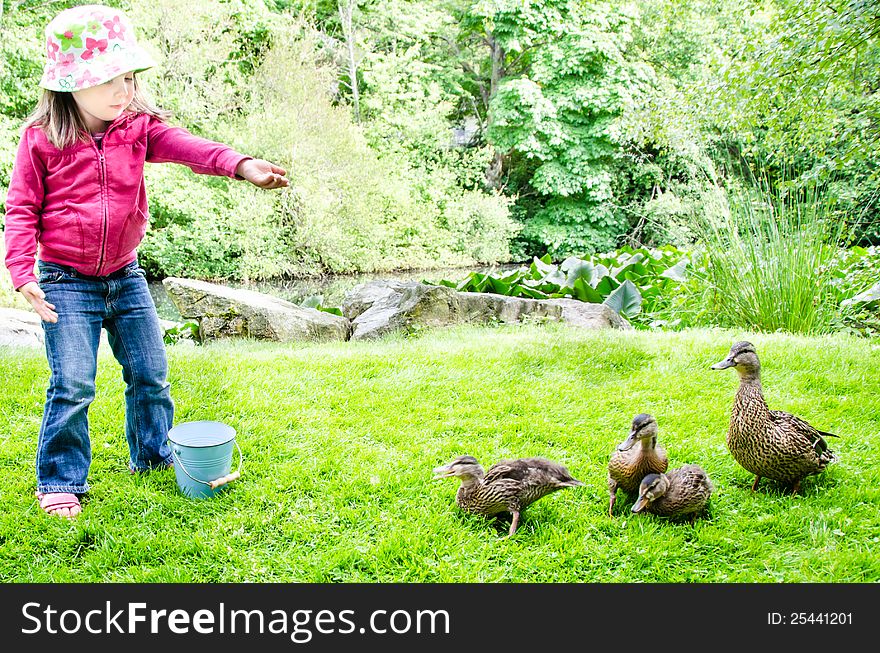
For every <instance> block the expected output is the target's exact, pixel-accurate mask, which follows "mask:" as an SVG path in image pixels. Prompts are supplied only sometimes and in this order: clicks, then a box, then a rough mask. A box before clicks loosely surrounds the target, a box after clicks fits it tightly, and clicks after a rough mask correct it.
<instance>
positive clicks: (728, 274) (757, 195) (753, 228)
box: [701, 184, 845, 334]
mask: <svg viewBox="0 0 880 653" xmlns="http://www.w3.org/2000/svg"><path fill="white" fill-rule="evenodd" d="M718 208H719V210H718V211H717V212H714V213H713V212H707V213H706V214H704V221H703V222H702V224H701V227H702V229H703V233H704V246H705V251H706V256H707V259H708V270H707V276H706V283H707V286H708V288H709V289H710V290H711V297H712V300H711V307H712V308H711V310H712V311H714V312H715V314H716V315H717V319H718V322H719V323H720V324H723V325H727V326H736V327H741V328H748V329H759V330H763V331H777V330H784V331H788V332H791V333H804V334H811V333H826V332H828V331H829V330H831V328H832V325H833V322H834V318H835V315H836V314H837V311H838V307H839V302H840V299H839V297H838V295H837V293H836V291H835V285H834V282H833V280H834V276H835V271H834V259H835V257H836V254H837V248H838V244H839V243H840V242H841V241H842V240H843V239H844V236H845V234H844V233H843V231H842V225H841V224H840V223H836V222H835V221H834V220H833V208H834V207H833V203H832V202H831V201H830V199H829V197H828V195H827V194H826V193H824V192H823V188H821V187H818V186H814V187H813V188H811V189H803V188H786V187H784V186H776V187H774V188H770V187H767V186H766V185H763V184H759V185H758V186H757V187H753V188H742V189H731V190H730V192H729V193H728V194H727V195H726V196H724V195H720V194H719V206H718Z"/></svg>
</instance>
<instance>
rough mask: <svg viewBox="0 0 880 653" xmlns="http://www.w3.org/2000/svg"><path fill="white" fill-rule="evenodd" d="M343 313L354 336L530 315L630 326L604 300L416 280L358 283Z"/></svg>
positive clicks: (582, 323)
mask: <svg viewBox="0 0 880 653" xmlns="http://www.w3.org/2000/svg"><path fill="white" fill-rule="evenodd" d="M343 312H344V313H345V315H347V316H349V317H350V318H351V320H352V322H351V325H352V334H351V338H352V340H362V339H367V338H377V337H379V336H381V335H383V334H386V333H390V332H393V331H398V330H403V331H412V330H413V329H415V328H417V327H422V326H426V327H438V326H450V325H452V324H489V323H493V322H504V323H508V324H516V323H520V322H523V321H524V320H529V319H536V320H548V321H554V322H565V323H566V324H570V325H571V326H575V327H579V328H585V329H612V328H613V329H632V326H631V325H630V324H629V322H627V321H626V320H625V319H623V318H622V317H621V316H620V315H618V314H617V313H616V312H615V311H614V310H612V309H611V308H609V307H608V306H606V305H604V304H589V303H586V302H581V301H578V300H575V299H528V298H522V297H507V296H505V295H496V294H493V293H471V292H457V291H455V290H454V289H452V288H448V287H446V286H431V285H426V284H421V283H417V282H414V281H413V282H398V281H371V282H369V283H366V284H361V285H360V286H357V287H356V288H354V289H353V290H351V291H349V293H348V294H346V296H345V299H344V303H343Z"/></svg>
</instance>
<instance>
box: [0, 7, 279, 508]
mask: <svg viewBox="0 0 880 653" xmlns="http://www.w3.org/2000/svg"><path fill="white" fill-rule="evenodd" d="M46 48H47V55H48V61H47V62H46V66H45V70H44V72H43V78H42V80H41V81H40V86H41V87H42V88H43V89H44V91H43V97H42V99H41V100H40V103H39V105H38V107H37V109H36V111H35V112H34V114H33V115H32V117H31V119H30V120H29V121H28V123H27V124H26V126H25V128H24V129H23V131H22V137H21V143H20V145H19V148H18V153H17V155H16V159H15V164H14V167H13V171H12V181H11V182H10V185H9V191H8V195H7V198H6V266H7V268H9V272H10V274H11V276H12V282H13V285H14V287H15V288H16V290H18V291H19V292H20V293H21V294H22V295H24V297H25V298H27V300H28V301H29V302H30V303H31V305H32V306H33V308H34V311H36V313H37V314H38V315H39V316H40V318H41V319H42V324H43V329H44V332H45V341H46V355H47V357H48V360H49V367H50V370H51V378H50V380H49V389H48V391H47V393H46V406H45V410H44V413H43V421H42V425H41V426H40V435H39V441H38V445H37V460H36V467H37V497H38V499H39V501H40V506H41V507H42V509H43V510H44V511H46V512H47V513H49V514H55V515H60V516H65V517H74V516H76V515H77V514H78V513H79V512H80V510H81V507H80V501H79V498H80V496H82V495H83V494H84V493H85V492H87V491H88V489H89V487H88V483H87V482H86V478H87V476H88V471H89V465H90V464H91V447H90V443H89V427H88V418H87V413H88V408H89V404H90V403H91V401H92V399H94V397H95V374H96V372H97V352H98V342H99V339H100V334H101V328H102V327H103V328H105V329H107V335H108V341H109V343H110V347H111V348H112V350H113V354H114V356H115V357H116V360H118V361H119V363H120V364H121V365H122V376H123V378H124V380H125V383H126V390H125V436H126V439H127V440H128V447H129V452H130V462H129V466H130V469H131V471H132V472H140V471H146V470H150V469H155V468H163V467H167V466H168V465H170V464H171V452H170V451H169V448H168V445H167V443H166V435H167V433H168V430H169V429H170V428H171V425H172V418H173V410H174V406H173V403H172V401H171V396H170V393H169V384H168V382H167V380H166V378H167V371H168V366H167V360H166V357H165V346H164V343H163V338H162V336H163V334H162V329H161V328H160V326H159V319H158V316H157V314H156V308H155V306H154V305H153V301H152V299H151V297H150V294H149V291H148V289H147V282H146V279H145V278H144V271H143V269H141V268H140V267H139V266H138V263H137V246H138V244H139V243H140V242H141V239H142V238H143V236H144V232H145V231H146V228H147V222H148V211H147V200H146V194H145V185H144V176H143V168H144V162H145V161H152V162H168V161H170V162H174V163H181V164H183V165H186V166H188V167H190V168H191V169H192V170H193V171H195V172H197V173H201V174H208V175H225V176H228V177H232V178H235V179H246V180H247V181H249V182H251V183H252V184H254V185H256V186H259V187H260V188H280V187H282V186H287V185H288V181H287V179H286V178H285V176H284V175H285V174H286V172H285V171H284V170H283V169H282V168H279V167H278V166H276V165H273V164H272V163H269V162H268V161H264V160H261V159H254V158H251V157H248V156H244V155H242V154H239V153H237V152H235V151H233V150H232V149H230V148H229V147H226V146H225V145H222V144H220V143H214V142H212V141H209V140H205V139H203V138H198V137H196V136H193V135H192V134H190V133H189V132H187V131H186V130H184V129H181V128H179V127H171V126H169V125H168V124H166V123H165V122H164V118H165V117H166V115H165V114H164V113H163V112H160V111H159V110H157V109H156V108H154V107H152V106H151V105H150V104H149V103H148V102H147V101H146V100H145V99H144V97H143V95H142V94H141V92H140V91H139V89H138V83H137V80H136V78H135V73H137V72H140V71H142V70H146V69H147V68H150V67H152V66H154V65H155V64H154V62H153V61H152V59H151V58H150V57H149V55H148V54H147V53H146V52H145V51H144V50H143V49H141V48H140V46H139V45H138V44H137V41H136V40H135V35H134V29H133V27H132V25H131V23H130V22H129V20H128V19H127V18H126V16H125V15H124V14H123V13H122V12H120V11H119V10H117V9H112V8H110V7H104V6H100V5H89V6H81V7H75V8H73V9H68V10H66V11H64V12H62V13H61V14H59V15H58V16H57V17H56V18H55V19H54V20H52V22H51V23H49V25H48V27H47V28H46ZM37 256H39V260H38V261H37ZM35 263H37V264H38V269H39V278H38V277H37V276H36V275H35V273H34V272H35V271H34V265H35Z"/></svg>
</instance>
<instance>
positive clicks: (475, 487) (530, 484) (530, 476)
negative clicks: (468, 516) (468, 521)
mask: <svg viewBox="0 0 880 653" xmlns="http://www.w3.org/2000/svg"><path fill="white" fill-rule="evenodd" d="M452 477H457V478H458V479H460V480H461V485H460V486H459V488H458V492H457V493H456V495H455V501H456V503H457V504H458V507H459V508H461V509H462V510H466V511H468V512H473V513H476V514H479V515H484V516H486V517H491V516H492V515H497V514H498V513H503V512H509V513H510V514H511V515H513V520H512V521H511V523H510V533H509V534H510V535H513V534H514V533H515V532H516V528H517V526H518V525H519V519H520V512H522V511H523V510H524V509H525V508H526V506H528V505H529V504H531V503H534V502H535V501H537V500H538V499H540V498H541V497H543V496H546V495H548V494H550V493H551V492H555V491H556V490H561V489H563V488H567V487H576V486H578V485H583V483H581V482H580V481H579V480H577V479H575V478H573V477H572V476H571V474H569V473H568V470H567V469H566V468H565V467H563V466H562V465H560V464H558V463H554V462H552V461H550V460H545V459H544V458H518V459H516V460H502V461H501V462H499V463H497V464H495V465H492V466H491V467H490V468H489V470H488V471H487V472H485V473H484V472H483V467H482V466H481V465H480V463H478V462H477V459H476V458H474V457H473V456H459V457H458V458H456V459H455V460H453V461H452V462H451V463H449V464H448V465H443V466H442V467H437V468H436V469H434V479H435V480H436V479H440V478H452Z"/></svg>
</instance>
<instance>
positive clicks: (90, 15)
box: [40, 5, 156, 91]
mask: <svg viewBox="0 0 880 653" xmlns="http://www.w3.org/2000/svg"><path fill="white" fill-rule="evenodd" d="M46 56H47V57H48V60H47V61H46V66H45V68H44V69H43V77H42V79H41V80H40V86H42V87H43V88H46V89H49V90H50V91H81V90H83V89H86V88H91V87H92V86H97V85H98V84H103V83H104V82H108V81H110V80H111V79H113V78H114V77H116V76H118V75H121V74H123V73H128V72H132V71H134V72H139V71H141V70H146V69H147V68H152V67H153V66H155V65H156V62H155V61H153V59H152V57H150V55H149V54H147V53H146V52H145V51H144V50H143V49H142V48H141V47H140V46H139V45H138V44H137V40H136V39H135V35H134V26H133V25H132V24H131V21H130V20H129V19H128V18H127V17H126V16H125V14H123V13H122V12H121V11H119V10H118V9H113V8H112V7H104V6H103V5H83V6H81V7H73V8H71V9H67V10H65V11H62V12H61V13H60V14H58V15H57V16H56V17H55V18H54V19H52V22H51V23H49V24H48V25H47V26H46Z"/></svg>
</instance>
